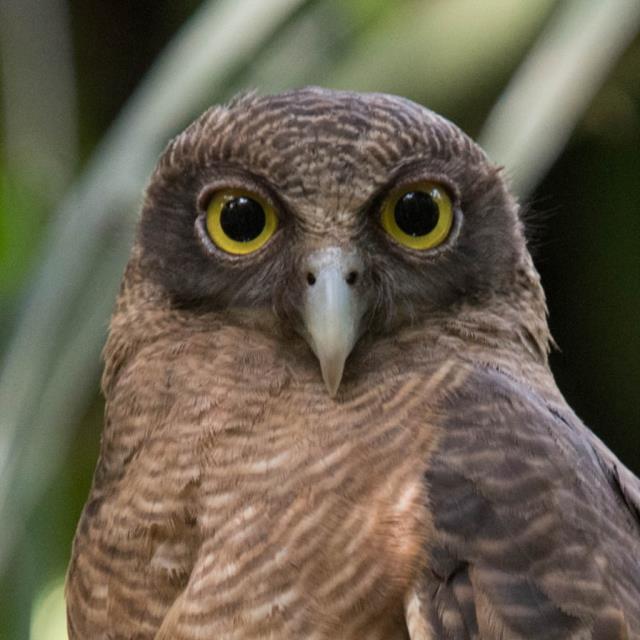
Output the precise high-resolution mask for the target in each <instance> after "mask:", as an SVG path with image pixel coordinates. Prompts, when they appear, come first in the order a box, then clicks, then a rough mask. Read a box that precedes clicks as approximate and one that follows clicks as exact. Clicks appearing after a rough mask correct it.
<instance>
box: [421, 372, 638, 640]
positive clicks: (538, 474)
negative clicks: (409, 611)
mask: <svg viewBox="0 0 640 640" xmlns="http://www.w3.org/2000/svg"><path fill="white" fill-rule="evenodd" d="M447 404H448V406H447V407H446V411H445V414H446V415H447V418H446V420H445V424H444V433H443V437H442V439H441V441H440V444H439V446H438V448H437V450H436V451H435V453H434V456H433V458H432V459H431V461H430V465H429V469H428V471H427V473H426V482H427V485H428V487H429V496H430V505H429V506H430V510H431V513H432V516H433V522H434V525H435V529H436V537H435V539H434V540H433V544H432V545H430V549H429V553H430V570H429V571H428V572H426V573H425V575H424V580H423V582H422V584H421V585H420V588H419V590H418V597H419V600H420V604H421V607H420V609H421V610H423V611H425V612H426V613H425V616H426V617H428V623H429V624H430V626H431V627H432V628H433V631H434V633H435V636H436V637H438V638H452V639H454V638H455V639H457V638H541V639H543V638H544V639H545V640H552V639H556V638H557V639H566V638H574V637H575V638H578V637H579V638H601V639H602V640H604V639H609V638H611V639H614V638H636V637H640V519H639V515H638V514H639V513H640V508H639V505H640V500H639V496H640V481H638V479H637V478H636V477H635V476H633V474H631V473H630V472H629V471H628V470H627V469H626V468H625V467H624V466H623V465H622V464H621V463H620V462H619V461H618V460H617V459H616V458H615V456H614V455H613V454H612V453H611V452H610V451H609V450H608V449H607V448H606V447H605V446H604V445H603V444H602V443H601V442H600V441H599V440H598V439H597V438H596V437H595V436H594V435H593V434H592V433H591V432H590V431H589V430H588V429H587V428H586V427H585V426H584V425H583V424H582V423H581V422H580V421H579V420H578V418H577V417H576V416H575V415H574V414H573V413H572V412H571V411H570V409H568V407H566V406H557V405H552V404H551V403H548V402H545V399H544V398H543V397H541V396H540V395H538V394H536V393H534V392H532V391H531V390H529V389H528V388H526V387H525V386H524V385H522V384H519V383H518V382H516V381H514V380H512V379H511V378H509V377H507V376H505V375H504V374H502V373H500V372H497V371H493V370H484V369H483V370H479V371H478V372H477V374H476V375H474V376H472V377H471V378H469V379H468V380H467V382H466V383H465V384H464V385H463V386H462V388H461V389H460V390H459V391H458V392H457V393H456V394H455V396H454V397H451V398H450V399H449V400H448V401H447Z"/></svg>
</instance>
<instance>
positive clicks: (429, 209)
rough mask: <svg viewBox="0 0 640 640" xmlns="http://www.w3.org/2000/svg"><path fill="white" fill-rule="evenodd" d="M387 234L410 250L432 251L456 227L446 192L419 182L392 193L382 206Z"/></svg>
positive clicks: (430, 183) (432, 184)
mask: <svg viewBox="0 0 640 640" xmlns="http://www.w3.org/2000/svg"><path fill="white" fill-rule="evenodd" d="M380 221H381V223H382V227H383V228H384V230H385V231H386V232H387V233H388V234H389V235H390V236H391V237H392V238H393V239H394V240H396V241H397V242H399V243H400V244H402V245H404V246H405V247H409V248H410V249H418V250H424V249H433V248H435V247H437V246H438V245H440V244H442V243H443V242H444V241H445V240H446V239H447V237H448V235H449V233H450V232H451V227H452V226H453V207H452V205H451V199H450V198H449V196H448V195H447V192H446V191H445V190H444V189H443V188H442V187H441V186H440V185H438V184H436V183H434V182H416V183H414V184H410V185H405V186H403V187H401V188H400V189H397V190H395V191H393V192H392V193H391V195H390V196H389V197H388V198H387V199H386V200H385V202H384V204H383V205H382V213H381V218H380Z"/></svg>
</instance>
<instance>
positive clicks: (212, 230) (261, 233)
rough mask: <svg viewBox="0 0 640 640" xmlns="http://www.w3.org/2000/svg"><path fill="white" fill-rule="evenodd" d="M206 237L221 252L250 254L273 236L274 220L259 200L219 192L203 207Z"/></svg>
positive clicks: (271, 211) (237, 192)
mask: <svg viewBox="0 0 640 640" xmlns="http://www.w3.org/2000/svg"><path fill="white" fill-rule="evenodd" d="M206 226H207V233H208V234H209V237H210V238H211V240H213V242H214V243H215V244H216V246H218V247H219V248H220V249H222V250H223V251H226V252H227V253H233V254H235V255H246V254H248V253H253V252H254V251H257V250H258V249H260V247H262V246H263V245H264V244H265V243H266V242H267V240H269V238H270V237H271V236H272V235H273V234H274V233H275V230H276V229H277V227H278V217H277V216H276V212H275V210H274V208H273V207H272V206H271V205H270V204H269V203H268V202H266V201H265V200H264V199H263V198H261V197H260V196H258V195H256V194H255V193H250V192H248V191H244V190H242V189H221V190H220V191H216V192H215V193H214V194H213V198H212V199H211V202H210V203H209V206H208V207H207V223H206Z"/></svg>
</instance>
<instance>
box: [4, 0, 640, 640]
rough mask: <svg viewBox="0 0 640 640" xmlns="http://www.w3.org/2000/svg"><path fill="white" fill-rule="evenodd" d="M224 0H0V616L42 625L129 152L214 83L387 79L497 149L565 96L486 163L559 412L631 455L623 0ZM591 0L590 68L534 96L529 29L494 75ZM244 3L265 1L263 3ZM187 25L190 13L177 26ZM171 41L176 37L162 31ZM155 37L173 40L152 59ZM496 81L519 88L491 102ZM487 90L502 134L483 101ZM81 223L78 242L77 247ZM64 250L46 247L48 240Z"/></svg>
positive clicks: (140, 155) (636, 51)
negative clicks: (539, 126) (531, 298)
mask: <svg viewBox="0 0 640 640" xmlns="http://www.w3.org/2000/svg"><path fill="white" fill-rule="evenodd" d="M232 4H233V3H229V2H226V3H225V2H197V1H195V0H189V1H182V2H168V1H166V0H165V1H159V0H156V1H153V2H152V1H151V0H140V1H137V2H131V1H126V0H117V1H116V0H114V1H111V2H108V3H107V2H97V1H95V0H93V1H80V0H69V1H67V2H65V1H64V0H46V1H45V0H40V1H38V0H29V1H25V0H22V1H18V0H5V2H4V4H3V5H1V6H0V24H1V26H0V38H1V40H0V44H1V46H0V56H1V58H0V63H1V64H2V82H3V84H2V87H1V91H2V93H1V96H2V105H1V107H0V108H1V111H0V115H1V116H2V129H1V131H2V133H1V135H2V138H0V141H1V145H2V146H1V155H0V356H5V357H4V358H2V359H0V367H1V368H0V374H2V377H0V638H29V637H31V638H33V639H34V640H44V639H45V638H46V639H49V640H53V639H56V640H58V639H60V638H63V637H65V636H64V631H63V630H62V628H63V622H64V619H63V609H62V605H61V597H60V596H61V590H60V584H61V582H60V581H61V580H62V579H63V576H64V571H65V568H66V563H67V561H68V557H69V551H70V543H71V539H72V536H73V532H74V528H75V524H76V521H77V518H78V516H79V513H80V509H81V508H82V504H83V501H84V499H85V497H86V495H87V491H88V488H89V485H90V481H91V474H92V471H93V467H94V465H95V461H96V458H97V452H98V442H99V436H100V429H101V417H102V408H103V407H102V399H101V398H100V395H99V389H98V380H99V372H100V365H99V359H98V351H99V348H100V346H101V344H100V343H101V342H102V341H103V339H104V336H105V333H106V326H107V324H106V323H107V315H108V313H107V312H108V309H109V307H110V305H111V302H112V300H113V292H114V291H115V287H116V286H117V279H118V274H119V273H120V272H121V269H122V266H123V261H124V259H125V256H126V247H127V246H128V243H129V239H130V235H131V229H132V222H133V220H134V219H135V215H134V213H135V209H136V207H137V203H138V202H139V194H140V193H141V191H142V189H143V187H144V176H146V175H148V173H149V171H150V170H151V164H150V162H151V160H152V158H153V156H154V155H156V154H157V153H158V152H159V151H160V149H161V148H162V146H163V145H164V143H165V142H166V140H167V139H168V138H169V137H170V136H171V135H173V134H175V133H177V132H178V131H179V130H180V129H181V128H182V127H183V126H184V125H185V124H187V123H188V121H189V120H190V119H192V118H193V117H195V116H196V115H197V114H198V113H199V112H200V111H201V110H202V109H203V108H204V107H205V106H206V105H207V104H209V103H211V102H214V101H220V100H224V99H227V98H228V97H230V96H231V95H232V94H233V93H234V92H235V91H236V90H240V89H246V88H251V87H258V88H259V89H260V90H262V91H264V92H266V91H275V90H279V89H282V88H285V87H291V86H302V85H305V84H322V85H326V86H332V87H340V88H350V89H357V90H379V91H388V92H394V93H400V94H403V95H406V96H408V97H410V98H412V99H414V100H417V101H419V102H422V103H423V104H426V105H427V106H429V107H431V108H433V109H435V110H437V111H439V112H441V113H442V114H443V115H445V116H447V117H448V118H450V119H452V120H454V121H455V122H456V123H457V124H459V125H460V126H461V127H462V128H463V129H465V130H466V131H468V132H469V133H470V134H472V135H474V136H477V135H480V136H481V139H482V140H485V141H487V142H488V145H489V147H490V152H492V151H493V152H495V154H496V159H497V160H498V161H503V157H504V158H509V159H511V160H512V159H513V157H514V154H513V153H511V154H509V153H505V155H504V156H502V151H504V149H505V148H506V149H507V150H508V149H509V148H510V147H509V145H510V144H511V142H512V140H513V139H514V136H513V134H512V133H509V132H510V131H512V130H513V127H514V125H515V126H516V130H517V129H518V127H524V126H525V125H526V124H527V123H529V122H530V121H531V122H533V121H535V119H536V117H538V116H540V114H542V116H544V117H545V118H547V119H548V120H549V121H550V122H551V121H552V120H553V119H554V115H553V114H554V113H559V112H560V111H561V110H562V109H563V108H564V107H566V105H571V104H573V103H574V102H576V104H578V105H579V106H578V107H576V109H575V113H574V114H573V115H572V116H571V117H569V118H567V119H565V120H564V121H563V122H562V123H561V125H560V128H559V129H554V128H553V127H551V126H550V127H549V129H548V131H547V132H546V134H545V133H544V128H543V133H542V134H541V135H540V136H537V137H536V138H534V139H533V141H532V142H531V143H530V151H531V153H529V148H527V147H526V145H525V150H524V152H523V151H520V152H519V155H517V154H516V155H515V157H516V158H517V160H516V161H515V163H514V164H513V165H512V164H508V165H507V171H508V172H510V173H512V174H513V175H514V180H515V183H516V185H517V186H518V188H519V189H520V190H521V193H522V194H523V196H524V200H525V202H526V203H528V209H529V213H528V216H527V219H528V223H529V226H530V234H531V245H532V249H533V252H534V257H535V259H536V263H537V266H538V268H539V270H540V271H541V274H542V278H543V282H544V285H545V289H546V291H547V295H548V299H549V308H550V322H551V327H552V331H553V334H554V337H555V339H556V341H557V343H558V345H559V347H560V349H559V350H558V351H556V352H555V353H554V354H553V357H552V365H553V369H554V371H555V374H556V377H557V380H558V383H559V386H560V388H561V389H562V391H563V392H564V393H565V395H566V397H567V399H568V401H569V402H570V404H571V405H572V406H573V407H574V409H575V410H576V412H577V413H578V415H579V416H580V417H582V418H583V420H584V421H585V422H586V423H587V424H588V425H590V426H591V427H592V429H593V430H594V431H595V432H596V433H597V434H598V435H600V437H601V438H602V439H603V440H604V441H605V442H606V443H607V444H608V445H609V446H610V447H611V448H612V449H613V450H614V451H615V452H616V453H617V454H618V455H619V456H620V457H621V459H622V460H623V461H624V462H625V463H626V464H627V465H628V466H630V467H631V468H632V469H633V470H634V471H635V472H636V473H638V472H640V447H639V445H640V409H639V407H640V403H639V402H638V390H639V389H640V328H639V320H640V295H639V293H640V190H639V189H638V184H639V176H640V38H638V36H637V35H636V34H637V23H638V20H639V17H638V13H640V12H638V11H637V8H634V6H635V5H637V3H635V0H555V1H554V0H529V1H528V2H526V3H524V2H521V1H520V0H484V1H483V2H477V1H475V0H423V1H417V0H399V1H398V2H384V1H383V0H347V1H339V0H307V1H302V0H299V1H296V0H289V1H288V2H284V1H281V0H267V1H266V2H262V3H256V2H252V1H251V0H242V1H238V2H237V4H236V12H242V11H244V12H245V13H244V14H240V17H241V19H239V20H238V19H232V18H231V17H230V12H229V11H228V10H227V9H225V7H227V8H228V7H229V6H231V5H232ZM259 5H261V6H262V9H259V8H257V7H259ZM265 7H266V9H265ZM598 7H599V8H598ZM603 8H604V9H603ZM597 10H604V11H607V12H609V16H610V17H611V23H612V24H615V23H616V21H617V23H619V25H622V26H621V27H620V26H619V28H618V30H617V31H616V30H615V29H610V30H607V29H606V27H605V26H602V27H599V28H601V29H602V37H601V39H597V38H596V40H595V42H597V47H599V48H600V49H597V48H596V49H597V50H596V49H594V52H595V54H598V52H599V51H604V52H605V53H603V54H602V55H603V59H604V63H603V62H602V59H600V61H598V60H595V57H597V55H595V54H594V56H591V55H585V56H584V57H583V58H579V61H580V64H578V65H577V66H576V68H575V72H574V76H575V75H576V74H579V73H583V74H585V77H586V78H587V79H589V78H591V81H592V82H593V90H591V91H590V92H587V94H588V95H587V96H586V97H584V96H583V97H582V99H580V91H581V90H582V89H581V88H583V87H584V86H585V84H586V83H587V80H584V82H583V84H580V83H574V85H575V86H574V85H572V84H571V82H570V81H567V83H566V88H563V90H562V91H561V92H560V94H559V96H558V97H556V98H554V100H555V102H553V104H552V109H551V110H550V111H547V112H545V111H544V109H543V107H544V103H545V100H546V99H547V98H549V96H550V95H552V93H551V89H550V87H552V86H553V82H554V78H555V79H556V80H557V79H558V77H559V75H560V74H561V71H562V67H563V65H564V64H565V63H566V61H567V57H565V56H566V52H565V51H559V50H558V49H557V48H556V49H554V48H553V47H549V48H548V50H547V51H546V57H543V64H542V67H541V68H542V71H543V73H539V74H538V75H537V76H536V78H535V82H530V83H529V84H528V85H527V86H526V88H525V89H522V88H518V84H517V80H518V78H519V77H520V76H521V75H522V74H523V73H524V70H526V68H527V65H528V64H531V61H532V60H533V59H534V58H535V56H536V51H537V49H538V48H539V47H541V46H544V43H545V38H546V37H547V36H548V35H549V33H551V32H554V33H556V34H558V33H559V34H560V36H561V37H560V41H561V42H564V43H566V44H567V47H568V48H570V47H571V46H572V43H573V42H574V40H577V39H578V38H579V37H581V35H582V34H584V33H585V29H586V27H584V26H583V24H582V23H581V20H584V19H586V18H585V16H586V17H587V18H588V16H589V15H590V12H591V13H593V12H594V11H597ZM210 11H217V12H218V13H216V14H215V15H213V17H212V14H211V13H210ZM225 11H226V13H225ZM265 12H266V13H265ZM269 12H271V13H270V14H269ZM265 15H271V16H277V18H275V17H274V19H273V23H272V24H271V23H269V24H267V22H265V20H266V19H265ZM605 22H606V21H605V20H602V19H600V22H599V23H598V24H602V25H604V23H605ZM198 27H201V31H202V33H201V34H200V36H199V38H195V37H192V36H193V33H194V30H197V28H198ZM625 29H626V30H625ZM256 34H259V35H256ZM190 38H191V40H190ZM225 38H226V40H225ZM185 41H186V42H190V43H191V46H192V47H193V48H192V49H188V47H187V48H186V49H182V50H181V49H180V48H179V47H178V46H177V45H176V43H184V42H185ZM225 43H228V44H225ZM249 43H251V46H249ZM217 44H221V45H222V46H219V47H217V48H216V45H217ZM243 44H247V46H246V48H245V49H243V48H242V47H241V46H240V45H243ZM609 50H610V52H609ZM181 52H182V53H181ZM182 54H184V55H183V57H182V58H180V55H182ZM190 55H191V56H192V57H193V59H194V64H193V68H192V67H191V64H190V62H189V61H190V60H191V58H190V57H189V56H190ZM198 55H200V56H202V58H203V59H204V60H205V61H207V60H209V62H212V63H213V62H215V64H216V65H217V66H216V67H215V69H213V70H212V71H207V70H206V69H204V70H203V71H202V74H201V77H198V81H197V82H192V83H191V84H190V85H186V84H180V83H181V82H182V81H183V80H184V78H183V77H182V76H183V74H184V75H185V76H188V75H189V73H192V74H198V73H200V72H199V70H198V69H199V67H198V65H197V64H196V62H195V59H196V56H198ZM598 55H599V54H598ZM172 60H174V61H175V60H179V64H177V66H176V67H172V66H171V64H170V62H171V61H172ZM598 65H600V66H601V67H602V69H600V67H598ZM194 77H197V76H194ZM568 77H569V78H571V74H569V76H568ZM581 77H582V76H581ZM185 82H186V80H185ZM560 86H563V85H560ZM137 87H142V89H141V90H140V91H137V93H136V89H137ZM158 87H165V91H164V93H159V94H158V95H162V96H163V98H162V100H159V101H156V102H159V104H157V107H158V108H157V109H152V108H148V105H147V103H145V102H144V96H145V95H146V96H147V97H148V96H149V95H155V94H153V91H154V90H157V89H158ZM185 87H186V88H185ZM145 91H146V94H145ZM518 91H520V93H519V94H518ZM514 93H515V94H516V95H519V96H520V98H521V100H520V103H521V104H524V108H522V106H521V107H520V109H519V110H513V111H511V112H509V111H508V110H507V115H506V116H505V114H504V112H502V117H501V118H500V117H497V116H496V113H498V115H500V113H499V109H500V108H502V107H504V106H505V104H507V106H508V97H509V96H510V95H513V94H514ZM134 94H135V96H137V97H134V98H133V100H132V95H134ZM136 100H137V102H136ZM140 105H143V106H145V105H147V107H145V109H147V110H146V111H145V110H144V109H142V107H140ZM494 105H498V106H497V107H496V108H494ZM136 109H138V111H136ZM141 109H142V111H141ZM163 109H165V110H166V111H164V112H163ZM167 113H168V114H169V115H167ZM490 114H493V116H492V117H493V120H490V122H493V124H494V125H495V127H498V128H499V130H500V132H503V133H504V135H503V136H502V138H500V136H496V135H495V134H496V130H495V127H494V128H493V129H491V128H490V127H488V126H486V125H485V122H486V121H487V118H488V117H489V116H490ZM136 118H137V119H136ZM163 118H164V120H163ZM496 118H497V120H496ZM509 118H511V120H509ZM514 118H515V120H514ZM160 122H162V124H157V126H156V123H160ZM114 123H116V124H115V126H114ZM132 123H133V124H134V125H135V126H133V125H132ZM141 123H142V124H141ZM147 125H149V127H148V128H149V131H148V132H147V131H146V128H147ZM127 127H130V128H129V129H127ZM154 127H155V128H154ZM510 127H511V128H510ZM492 131H493V133H492ZM558 131H560V133H558ZM109 132H110V133H109ZM118 135H120V138H121V139H122V138H124V139H125V140H127V139H129V140H130V146H129V148H127V149H126V151H127V152H128V153H130V156H117V151H118V148H119V147H118V144H117V141H116V142H114V140H115V139H116V138H117V136H118ZM127 135H128V136H129V137H127ZM145 135H146V138H145ZM545 135H547V136H548V138H549V139H548V140H545V139H544V138H545ZM496 140H498V141H500V140H502V142H501V143H500V144H499V143H498V142H496ZM565 140H566V142H565ZM145 141H146V142H145ZM492 141H493V144H492ZM546 142H549V143H551V144H552V145H554V144H555V145H556V147H557V149H556V153H555V155H554V154H552V157H550V159H549V161H548V162H545V161H541V160H539V159H536V158H538V156H536V149H537V148H538V146H540V145H543V144H544V143H546ZM147 143H148V144H147ZM145 144H146V146H144V145H145ZM501 145H502V146H501ZM514 145H515V142H514ZM110 154H111V155H110ZM147 156H148V157H149V158H148V159H147ZM556 156H557V157H556ZM113 157H117V158H121V157H126V158H128V159H127V161H126V162H124V161H123V162H121V163H120V160H118V161H117V162H113V163H112V164H111V165H110V164H109V163H107V164H106V165H104V166H107V167H108V168H109V171H106V170H105V172H104V178H103V179H102V180H94V182H93V183H91V185H92V186H91V189H93V190H92V191H91V192H90V193H91V198H89V197H88V196H87V197H86V198H85V200H82V199H80V200H79V202H81V203H82V202H90V203H91V207H92V209H91V210H92V211H95V212H97V213H96V220H97V222H96V224H95V225H94V226H92V227H90V228H89V227H88V225H89V221H88V220H89V214H88V209H87V210H86V211H85V210H84V209H82V207H80V209H79V210H78V211H76V213H75V215H76V218H75V219H74V220H75V222H73V224H71V223H69V224H67V227H65V228H67V232H66V235H65V234H62V233H61V232H60V229H61V228H62V226H63V225H62V223H61V222H60V221H61V220H65V219H68V220H70V219H71V218H69V216H68V213H69V211H72V210H73V208H74V202H75V201H74V200H73V198H74V197H75V196H74V195H73V194H76V195H77V194H78V193H80V194H81V195H82V194H84V195H86V193H85V191H86V192H88V191H87V190H86V189H85V187H86V185H87V184H89V183H90V180H89V178H87V176H90V175H91V170H92V167H94V168H95V167H96V166H98V167H101V166H103V165H100V164H99V162H98V160H96V158H98V159H100V158H102V159H105V158H107V159H109V158H113ZM127 162H129V164H127ZM512 162H513V160H512ZM119 164H121V165H122V167H123V169H122V171H126V170H127V168H128V167H129V166H131V167H135V168H136V171H133V172H132V173H131V182H132V183H133V184H132V185H127V188H123V186H122V185H123V184H125V185H126V184H127V183H126V176H125V177H123V176H122V171H121V172H120V173H118V166H119ZM138 176H140V178H139V179H138ZM518 176H525V178H524V179H521V178H519V177H518ZM83 185H84V186H83ZM96 185H98V186H97V187H96ZM534 187H535V188H534ZM83 189H85V191H83ZM87 189H88V187H87ZM127 189H129V190H127ZM69 193H71V194H72V196H71V197H70V196H68V195H67V196H65V194H69ZM134 193H135V194H137V195H136V196H134V195H133V194H134ZM83 197H84V196H83ZM102 205H104V206H102ZM76 208H77V207H76ZM85 212H86V213H87V215H86V219H85V218H83V214H84V213H85ZM65 216H66V218H65ZM92 224H93V223H92ZM83 229H86V230H87V231H83ZM88 229H90V232H89V231H88ZM85 236H87V237H88V238H89V240H88V242H90V244H88V245H87V246H88V247H89V248H90V251H87V252H85V253H82V252H81V247H82V246H84V245H83V244H82V243H83V242H84V240H83V238H85ZM76 255H77V256H78V257H77V260H76V262H75V263H74V264H73V269H69V270H68V271H65V269H64V268H62V267H60V264H61V262H60V260H58V259H57V258H56V259H54V258H55V256H58V257H60V256H62V257H65V256H66V257H67V258H68V259H70V260H72V259H73V258H74V256H76ZM47 256H49V257H47ZM51 256H54V258H51ZM56 260H57V261H56ZM105 265H106V267H105ZM59 267H60V268H59ZM79 273H80V275H81V276H82V278H80V280H79V284H77V286H76V284H74V282H75V280H73V278H76V277H79V276H78V274H79ZM45 280H46V282H47V283H48V284H47V286H45V287H40V288H39V287H38V284H37V283H38V282H42V281H45ZM74 287H75V288H74ZM43 292H44V293H43ZM47 295H48V296H50V298H51V300H52V301H53V302H51V305H53V306H49V307H41V308H45V309H58V310H62V311H60V312H59V313H58V312H54V311H51V312H47V313H45V314H44V315H42V314H41V315H40V316H38V313H37V309H38V307H37V306H34V304H33V300H36V299H40V298H42V296H45V297H46V296H47ZM38 296H40V298H39V297H38ZM55 305H57V307H56V306H55ZM56 314H57V315H56ZM30 327H40V329H39V331H40V332H41V333H40V334H38V333H37V331H38V330H37V329H34V330H33V333H30V331H31V329H30ZM20 332H22V334H20ZM18 335H22V338H21V340H22V342H20V339H17V338H16V336H18ZM38 336H40V337H38ZM16 344H18V346H16ZM16 354H17V355H16ZM34 363H36V364H35V365H34ZM36 365H37V366H36ZM30 366H32V367H35V370H36V373H37V375H33V374H30V373H29V371H30V369H29V367H30ZM52 585H53V591H51V588H52ZM47 594H49V595H48V597H47ZM43 597H46V599H45V601H44V602H43V600H42V598H43ZM34 616H35V617H34Z"/></svg>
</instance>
